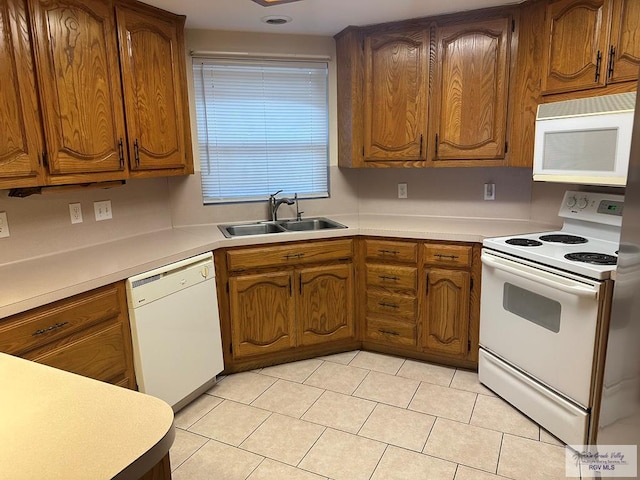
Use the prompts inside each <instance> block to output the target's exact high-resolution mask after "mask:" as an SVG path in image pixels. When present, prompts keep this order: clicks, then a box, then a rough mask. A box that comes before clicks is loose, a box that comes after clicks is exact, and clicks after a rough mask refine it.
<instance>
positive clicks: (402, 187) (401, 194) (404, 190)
mask: <svg viewBox="0 0 640 480" xmlns="http://www.w3.org/2000/svg"><path fill="white" fill-rule="evenodd" d="M408 193H409V192H408V187H407V184H406V183H399V184H398V198H407V197H408Z"/></svg>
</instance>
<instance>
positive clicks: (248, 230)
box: [219, 222, 284, 238]
mask: <svg viewBox="0 0 640 480" xmlns="http://www.w3.org/2000/svg"><path fill="white" fill-rule="evenodd" d="M219 228H220V231H222V234H223V235H224V236H225V237H227V238H231V237H244V236H246V235H264V234H267V233H282V232H284V229H283V228H282V227H281V226H280V225H278V224H277V223H267V222H265V223H245V224H242V225H220V227H219Z"/></svg>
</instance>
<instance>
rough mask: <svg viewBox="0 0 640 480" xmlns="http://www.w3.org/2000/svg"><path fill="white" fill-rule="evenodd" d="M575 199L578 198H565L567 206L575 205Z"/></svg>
mask: <svg viewBox="0 0 640 480" xmlns="http://www.w3.org/2000/svg"><path fill="white" fill-rule="evenodd" d="M577 201H578V200H577V199H576V197H575V196H572V197H569V198H567V207H569V208H572V207H575V205H576V202H577Z"/></svg>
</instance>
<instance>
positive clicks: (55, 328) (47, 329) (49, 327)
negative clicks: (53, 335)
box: [31, 322, 69, 337]
mask: <svg viewBox="0 0 640 480" xmlns="http://www.w3.org/2000/svg"><path fill="white" fill-rule="evenodd" d="M67 323H69V322H62V323H56V324H55V325H50V326H48V327H47V328H41V329H40V330H36V331H35V332H33V333H32V334H31V336H32V337H37V336H38V335H43V334H45V333H49V332H51V331H52V330H57V329H59V328H62V327H64V326H65V325H66V324H67Z"/></svg>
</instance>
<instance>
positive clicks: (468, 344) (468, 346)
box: [467, 340, 471, 352]
mask: <svg viewBox="0 0 640 480" xmlns="http://www.w3.org/2000/svg"><path fill="white" fill-rule="evenodd" d="M470 351H471V340H467V352H470Z"/></svg>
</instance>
